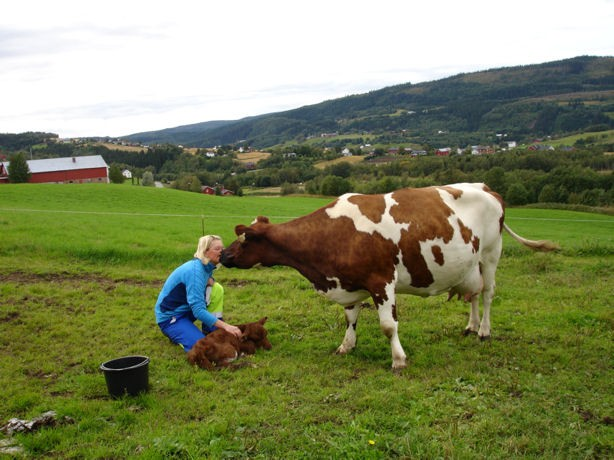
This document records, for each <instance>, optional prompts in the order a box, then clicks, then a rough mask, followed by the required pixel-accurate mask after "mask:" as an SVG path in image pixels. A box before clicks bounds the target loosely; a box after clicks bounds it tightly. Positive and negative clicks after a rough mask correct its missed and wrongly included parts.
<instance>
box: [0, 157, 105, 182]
mask: <svg viewBox="0 0 614 460" xmlns="http://www.w3.org/2000/svg"><path fill="white" fill-rule="evenodd" d="M27 163H28V168H29V169H30V172H31V173H32V175H31V176H30V180H29V181H28V182H30V183H32V184H84V183H97V182H100V183H105V184H106V183H109V166H108V165H107V163H106V162H105V161H104V159H103V158H102V156H100V155H89V156H82V157H66V158H49V159H46V160H28V161H27ZM9 164H10V162H6V163H4V164H3V166H4V167H3V168H2V171H4V170H6V177H4V176H3V175H2V174H0V183H2V182H4V183H6V182H8V167H9Z"/></svg>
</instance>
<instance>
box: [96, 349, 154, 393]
mask: <svg viewBox="0 0 614 460" xmlns="http://www.w3.org/2000/svg"><path fill="white" fill-rule="evenodd" d="M100 370H101V371H103V372H104V378H105V380H106V381H107V388H108V389H109V394H110V395H111V396H113V397H120V396H123V395H124V394H125V393H128V394H129V395H131V396H136V395H137V394H139V393H141V392H142V391H147V389H148V388H149V358H148V357H147V356H124V357H123V358H117V359H112V360H111V361H107V362H106V363H102V364H101V365H100Z"/></svg>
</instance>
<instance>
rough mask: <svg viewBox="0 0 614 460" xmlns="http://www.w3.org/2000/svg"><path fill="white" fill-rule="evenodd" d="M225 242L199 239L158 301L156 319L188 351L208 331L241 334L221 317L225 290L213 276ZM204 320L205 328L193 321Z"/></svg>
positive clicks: (214, 239)
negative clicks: (220, 330)
mask: <svg viewBox="0 0 614 460" xmlns="http://www.w3.org/2000/svg"><path fill="white" fill-rule="evenodd" d="M222 249H224V245H223V244H222V239H221V238H220V237H219V236H216V235H206V236H203V237H201V238H200V239H199V240H198V247H197V248H196V252H195V253H194V258H193V259H192V260H190V261H188V262H186V263H184V264H183V265H181V266H179V267H178V268H176V269H175V270H174V271H173V272H172V273H171V274H170V276H169V277H168V279H167V280H166V282H165V283H164V286H163V287H162V291H161V292H160V295H158V301H157V302H156V307H155V312H156V322H157V323H158V326H159V327H160V329H161V330H162V333H163V334H164V335H166V336H167V337H168V338H169V339H170V340H171V342H174V343H177V344H179V345H181V346H182V347H183V349H184V350H185V351H186V352H188V351H190V349H191V348H192V346H193V345H194V344H195V343H196V342H197V341H198V340H199V339H202V338H203V337H204V336H205V334H207V333H209V332H211V331H213V330H215V329H216V328H220V329H225V330H226V331H228V332H230V333H232V334H234V335H236V336H237V337H240V336H241V330H240V329H239V328H238V327H236V326H233V325H231V324H228V323H226V322H224V321H223V319H222V310H223V302H224V289H223V288H222V286H221V285H220V284H219V283H217V282H216V281H215V280H214V279H213V277H212V274H213V270H215V267H216V265H217V264H218V263H219V262H220V255H221V254H222ZM197 319H198V320H200V321H201V322H202V330H200V329H198V327H197V326H196V325H195V324H194V321H196V320H197Z"/></svg>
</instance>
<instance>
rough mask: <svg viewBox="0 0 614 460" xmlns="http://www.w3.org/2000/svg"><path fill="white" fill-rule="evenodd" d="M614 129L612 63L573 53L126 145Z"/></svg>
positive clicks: (476, 139) (423, 140) (141, 137)
mask: <svg viewBox="0 0 614 460" xmlns="http://www.w3.org/2000/svg"><path fill="white" fill-rule="evenodd" d="M612 127H614V57H611V56H609V57H594V56H580V57H575V58H571V59H566V60H562V61H554V62H548V63H543V64H537V65H528V66H517V67H505V68H498V69H491V70H486V71H481V72H475V73H465V74H459V75H455V76H452V77H448V78H444V79H441V80H437V81H432V82H425V83H420V84H415V85H414V84H411V83H405V84H400V85H396V86H390V87H386V88H383V89H380V90H376V91H371V92H369V93H366V94H357V95H351V96H346V97H343V98H339V99H333V100H329V101H325V102H322V103H319V104H314V105H309V106H305V107H300V108H297V109H293V110H288V111H284V112H277V113H270V114H265V115H259V116H253V117H248V118H243V119H240V120H226V121H221V120H218V121H208V122H203V123H197V124H191V125H185V126H179V127H175V128H168V129H164V130H160V131H151V132H144V133H136V134H132V135H130V136H127V137H126V138H125V139H127V140H130V141H137V142H142V143H149V144H151V143H161V144H162V143H171V144H182V145H185V146H191V147H207V146H213V145H223V144H236V143H239V142H243V143H245V144H248V145H251V146H252V147H258V148H266V147H271V146H273V145H277V144H281V143H286V142H295V143H299V142H303V141H305V140H306V139H309V138H318V137H320V136H321V135H322V134H323V133H335V134H337V135H338V136H341V137H343V136H344V135H354V136H356V134H359V135H363V136H369V139H371V140H372V141H373V142H377V141H381V140H385V141H388V142H405V143H416V144H421V145H424V144H427V145H433V144H437V143H446V144H457V145H466V144H470V143H480V142H488V141H491V140H492V139H493V138H494V136H495V135H496V134H497V133H498V134H502V133H505V135H507V136H509V138H510V139H511V138H513V139H515V140H519V141H521V140H528V139H531V138H535V137H540V136H548V135H563V134H569V133H573V132H578V131H581V130H602V129H612ZM328 142H330V139H329V140H328Z"/></svg>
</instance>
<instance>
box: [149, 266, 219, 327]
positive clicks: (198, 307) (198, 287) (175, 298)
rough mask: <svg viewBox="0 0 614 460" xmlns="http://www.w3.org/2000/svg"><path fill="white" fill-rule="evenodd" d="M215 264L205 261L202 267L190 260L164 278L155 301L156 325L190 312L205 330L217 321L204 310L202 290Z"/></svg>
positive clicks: (205, 308)
mask: <svg viewBox="0 0 614 460" xmlns="http://www.w3.org/2000/svg"><path fill="white" fill-rule="evenodd" d="M213 270H215V265H214V264H212V263H211V262H209V263H208V264H207V265H203V263H202V262H201V261H200V259H197V258H194V259H192V260H190V261H188V262H186V263H184V264H183V265H181V266H179V267H177V268H176V269H175V270H174V271H173V272H172V273H171V274H170V275H169V277H168V278H167V280H166V281H165V283H164V286H163V287H162V291H160V295H158V301H157V302H156V308H155V312H156V322H157V323H161V322H163V321H167V320H169V319H171V318H172V317H173V316H175V317H180V316H184V315H185V314H187V313H189V312H190V311H191V312H192V314H193V315H194V317H196V319H199V320H201V321H202V322H203V324H205V325H206V326H208V327H211V326H213V324H214V323H215V322H216V321H217V318H216V317H215V316H213V315H212V314H211V313H209V312H208V311H207V304H206V302H205V288H206V287H207V281H208V280H209V278H211V275H212V274H213Z"/></svg>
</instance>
